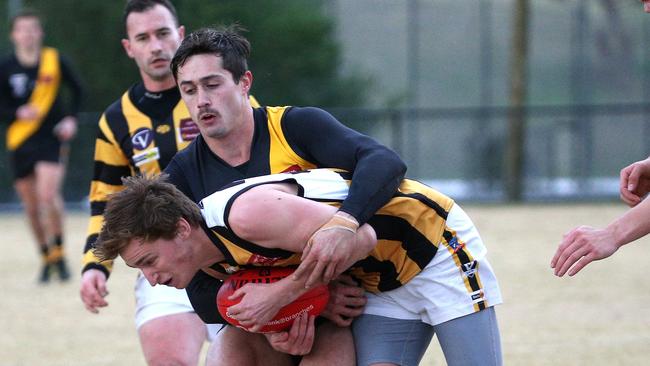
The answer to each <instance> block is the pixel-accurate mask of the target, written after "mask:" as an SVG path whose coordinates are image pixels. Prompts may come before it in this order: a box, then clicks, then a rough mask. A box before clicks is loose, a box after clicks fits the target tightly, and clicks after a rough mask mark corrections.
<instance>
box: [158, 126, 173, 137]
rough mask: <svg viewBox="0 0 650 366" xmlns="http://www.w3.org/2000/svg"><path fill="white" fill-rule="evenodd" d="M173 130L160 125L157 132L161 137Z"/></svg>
mask: <svg viewBox="0 0 650 366" xmlns="http://www.w3.org/2000/svg"><path fill="white" fill-rule="evenodd" d="M171 130H172V128H171V127H170V126H169V125H160V126H158V127H156V132H157V133H158V134H160V135H164V134H166V133H167V132H169V131H171Z"/></svg>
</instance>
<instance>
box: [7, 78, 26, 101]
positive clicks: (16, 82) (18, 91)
mask: <svg viewBox="0 0 650 366" xmlns="http://www.w3.org/2000/svg"><path fill="white" fill-rule="evenodd" d="M28 81H29V78H28V77H27V74H25V73H22V74H12V75H9V85H11V94H13V96H14V97H16V98H22V97H24V96H25V95H26V94H27V82H28Z"/></svg>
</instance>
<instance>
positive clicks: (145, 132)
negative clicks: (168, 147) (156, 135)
mask: <svg viewBox="0 0 650 366" xmlns="http://www.w3.org/2000/svg"><path fill="white" fill-rule="evenodd" d="M151 141H153V134H152V133H151V130H150V129H148V128H146V127H143V128H139V129H137V130H136V131H135V133H134V134H133V136H131V143H132V144H133V148H134V149H136V150H144V149H146V148H147V146H149V144H150V143H151Z"/></svg>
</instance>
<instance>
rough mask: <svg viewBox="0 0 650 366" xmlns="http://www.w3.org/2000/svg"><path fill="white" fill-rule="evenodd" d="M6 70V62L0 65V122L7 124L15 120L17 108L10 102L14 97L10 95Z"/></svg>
mask: <svg viewBox="0 0 650 366" xmlns="http://www.w3.org/2000/svg"><path fill="white" fill-rule="evenodd" d="M6 68H7V65H6V62H3V63H1V64H0V119H1V121H0V122H2V123H6V124H9V123H10V122H11V121H13V120H14V119H15V118H16V110H17V109H18V107H16V106H15V105H12V104H11V102H10V101H12V100H13V99H14V97H13V95H11V88H10V87H9V75H7V72H6Z"/></svg>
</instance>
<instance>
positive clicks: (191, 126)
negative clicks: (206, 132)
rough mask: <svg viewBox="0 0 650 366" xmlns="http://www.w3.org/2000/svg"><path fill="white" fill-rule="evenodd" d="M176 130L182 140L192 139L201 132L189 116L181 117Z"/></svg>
mask: <svg viewBox="0 0 650 366" xmlns="http://www.w3.org/2000/svg"><path fill="white" fill-rule="evenodd" d="M178 130H179V132H180V134H181V140H183V141H192V140H194V139H195V138H196V136H198V135H199V133H201V131H199V126H198V125H197V124H196V123H194V121H192V119H191V118H185V119H182V120H181V123H180V128H179V129H178Z"/></svg>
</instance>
